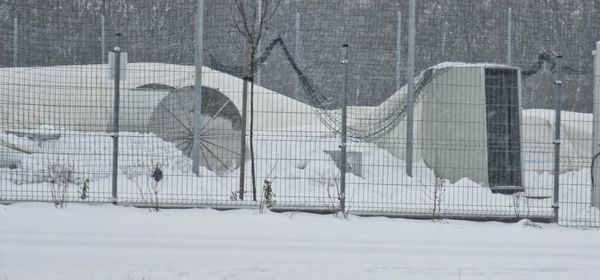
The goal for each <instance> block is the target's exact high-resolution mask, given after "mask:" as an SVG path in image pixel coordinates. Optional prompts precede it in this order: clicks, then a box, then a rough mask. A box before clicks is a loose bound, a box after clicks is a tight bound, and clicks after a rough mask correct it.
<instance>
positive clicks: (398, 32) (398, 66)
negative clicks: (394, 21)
mask: <svg viewBox="0 0 600 280" xmlns="http://www.w3.org/2000/svg"><path fill="white" fill-rule="evenodd" d="M401 67H402V12H401V11H398V27H397V29H396V90H400V72H402V68H401Z"/></svg>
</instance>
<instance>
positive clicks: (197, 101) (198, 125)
mask: <svg viewBox="0 0 600 280" xmlns="http://www.w3.org/2000/svg"><path fill="white" fill-rule="evenodd" d="M196 9H197V11H196V12H197V14H196V54H195V56H196V61H195V64H196V80H195V82H194V122H193V125H194V144H193V146H192V171H193V172H194V173H195V174H196V176H199V175H200V161H201V154H202V150H201V145H202V135H201V134H202V54H203V53H202V47H203V38H202V35H203V34H204V0H197V7H196Z"/></svg>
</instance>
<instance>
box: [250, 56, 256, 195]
mask: <svg viewBox="0 0 600 280" xmlns="http://www.w3.org/2000/svg"><path fill="white" fill-rule="evenodd" d="M251 61H252V62H254V51H253V54H252V60H251ZM251 68H252V69H251V71H252V72H250V73H251V75H252V77H251V79H250V163H251V169H250V170H251V171H250V172H251V173H252V200H254V201H256V167H255V162H254V69H253V68H254V67H251Z"/></svg>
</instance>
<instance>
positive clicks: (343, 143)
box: [340, 44, 349, 217]
mask: <svg viewBox="0 0 600 280" xmlns="http://www.w3.org/2000/svg"><path fill="white" fill-rule="evenodd" d="M348 47H349V46H348V44H344V45H343V46H342V49H343V58H342V65H343V66H344V72H345V73H344V91H343V92H342V127H341V130H342V131H341V143H340V149H341V154H340V210H341V211H342V214H343V215H344V217H345V216H346V169H347V168H346V161H347V159H346V121H347V120H346V115H347V105H348V104H347V96H348V62H349V57H348Z"/></svg>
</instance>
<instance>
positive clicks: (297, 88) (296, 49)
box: [294, 12, 302, 100]
mask: <svg viewBox="0 0 600 280" xmlns="http://www.w3.org/2000/svg"><path fill="white" fill-rule="evenodd" d="M295 29H296V38H295V41H294V45H295V46H294V56H296V57H295V61H296V65H298V66H300V56H301V55H302V54H300V44H301V43H300V13H299V12H297V13H296V25H295ZM294 98H295V99H297V100H298V99H300V77H296V79H295V82H294Z"/></svg>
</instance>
